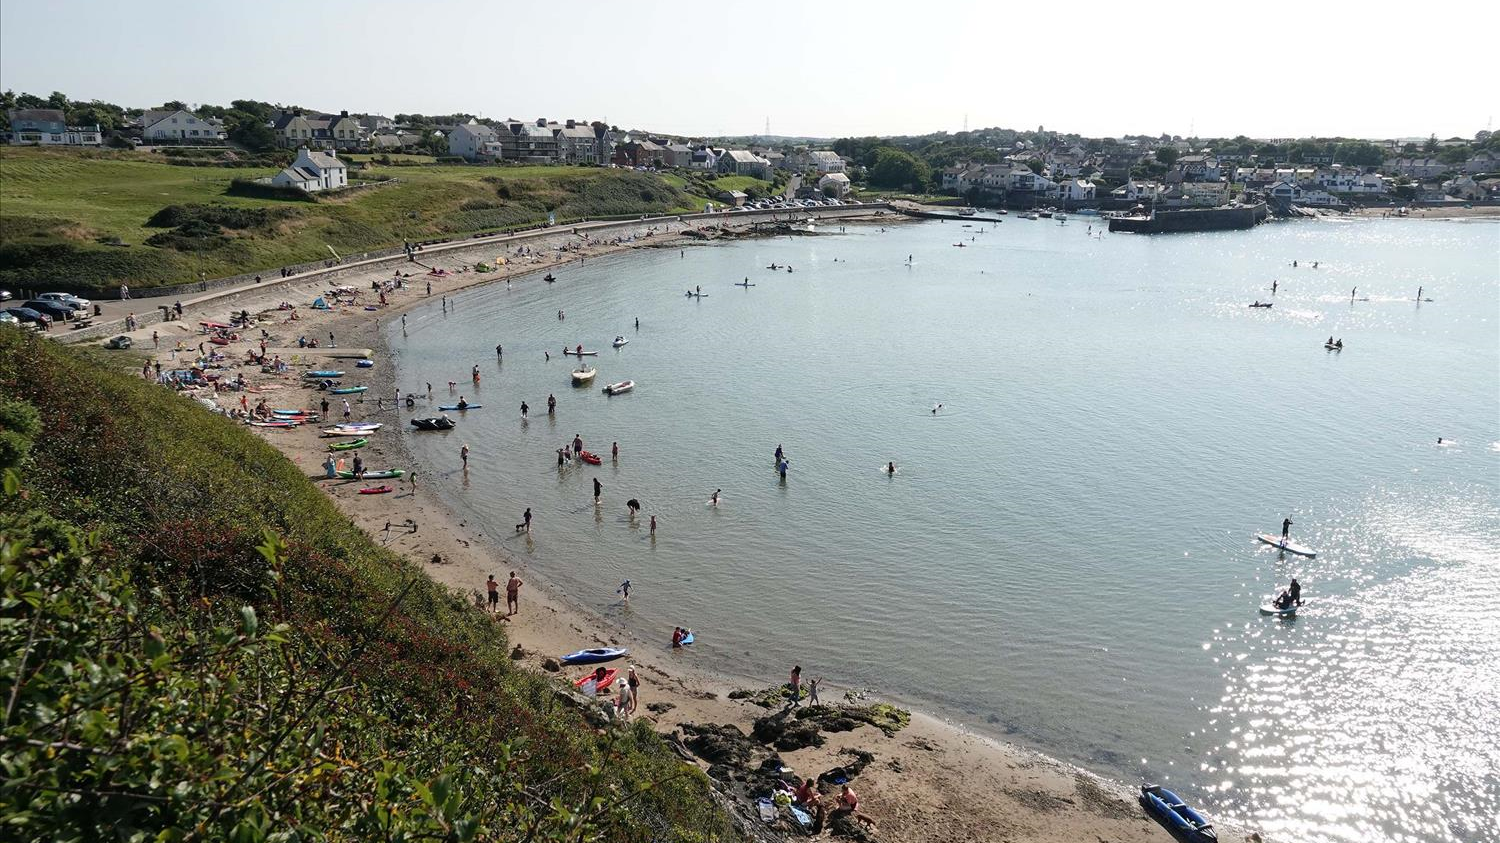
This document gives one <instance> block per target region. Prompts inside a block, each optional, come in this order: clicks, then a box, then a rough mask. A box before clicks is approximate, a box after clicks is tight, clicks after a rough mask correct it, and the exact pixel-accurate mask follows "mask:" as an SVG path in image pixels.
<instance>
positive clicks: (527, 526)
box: [516, 506, 531, 533]
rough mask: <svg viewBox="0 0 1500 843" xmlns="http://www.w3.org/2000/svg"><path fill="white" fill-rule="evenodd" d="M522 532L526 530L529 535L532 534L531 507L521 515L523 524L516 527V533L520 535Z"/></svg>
mask: <svg viewBox="0 0 1500 843" xmlns="http://www.w3.org/2000/svg"><path fill="white" fill-rule="evenodd" d="M522 530H525V531H526V532H527V533H530V532H531V507H529V506H528V507H526V511H525V512H524V513H522V515H521V523H519V524H517V525H516V532H518V533H519V532H521V531H522Z"/></svg>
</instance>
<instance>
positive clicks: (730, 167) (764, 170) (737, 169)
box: [715, 149, 771, 179]
mask: <svg viewBox="0 0 1500 843" xmlns="http://www.w3.org/2000/svg"><path fill="white" fill-rule="evenodd" d="M715 168H716V169H717V170H718V171H719V172H720V173H724V174H727V175H736V176H754V177H755V178H758V179H769V178H770V177H771V164H770V162H769V161H767V160H766V159H764V158H762V157H760V156H759V155H756V154H755V153H753V152H750V151H749V150H745V149H731V150H727V151H725V153H724V154H723V155H720V156H719V159H718V163H717V164H716V165H715Z"/></svg>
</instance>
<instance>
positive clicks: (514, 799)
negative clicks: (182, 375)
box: [0, 327, 737, 843]
mask: <svg viewBox="0 0 1500 843" xmlns="http://www.w3.org/2000/svg"><path fill="white" fill-rule="evenodd" d="M118 359H119V358H115V360H116V361H118ZM118 365H119V363H118V362H115V363H114V364H112V365H106V364H104V363H100V362H93V360H92V358H90V357H87V356H84V352H80V351H78V350H73V349H66V348H63V347H59V346H57V345H56V344H53V343H51V342H49V341H45V340H39V339H36V338H32V337H24V336H22V334H21V333H20V332H19V331H17V330H14V329H11V328H3V327H0V471H3V473H4V486H3V490H0V589H3V594H0V699H4V700H7V701H8V705H7V707H6V709H5V713H4V721H3V726H0V756H3V757H4V758H5V759H6V760H5V766H6V769H5V776H4V777H3V778H0V824H3V826H4V827H5V828H6V829H7V831H8V834H11V835H15V839H34V840H80V841H81V840H189V839H200V840H234V841H243V843H257V842H258V841H266V840H280V841H291V840H333V841H345V840H347V841H369V840H389V841H398V840H406V841H416V840H434V841H462V840H507V841H508V840H523V839H525V840H538V841H561V840H572V841H632V842H633V841H640V842H641V843H646V841H653V843H654V841H719V840H734V839H737V838H736V837H735V836H734V833H733V832H732V831H731V830H730V827H729V826H728V824H727V821H726V818H725V816H724V815H723V814H722V813H721V812H720V811H719V810H718V809H717V808H716V806H715V803H714V802H713V800H712V797H711V794H710V792H709V790H708V785H707V780H706V778H705V777H704V776H702V775H701V774H700V773H699V772H698V770H696V769H695V768H692V767H689V766H685V765H683V764H682V763H681V762H680V761H678V760H677V759H676V758H675V756H673V755H672V753H671V752H669V751H668V749H667V748H666V747H665V745H664V744H663V743H662V742H661V741H660V740H659V739H658V738H657V737H656V736H655V735H654V734H653V733H652V732H651V731H650V729H649V728H648V727H647V726H646V725H645V724H636V725H634V726H632V727H628V728H627V727H619V726H616V727H612V728H611V729H609V730H607V731H605V732H603V733H600V732H598V731H596V730H594V729H592V728H589V727H588V726H587V725H586V724H585V723H584V721H583V719H582V717H581V716H580V714H579V713H578V712H577V711H576V710H574V709H573V708H572V707H570V706H567V705H562V704H560V703H559V701H558V699H557V697H556V694H555V689H556V685H555V684H554V683H553V682H552V681H550V680H548V679H545V678H543V677H540V676H537V675H533V674H530V673H528V672H525V671H523V670H520V669H517V668H514V667H512V666H511V664H510V662H509V661H508V659H507V657H506V653H507V644H506V641H505V639H504V636H503V634H502V633H501V632H500V630H499V627H498V625H497V624H495V623H493V622H492V621H491V620H490V619H489V618H488V617H486V616H484V615H482V614H481V613H478V612H475V611H474V610H473V609H472V608H470V607H469V606H468V605H467V603H466V601H465V600H463V599H461V598H459V597H457V596H454V595H452V594H450V593H448V592H447V591H445V590H444V589H443V588H442V587H440V586H438V585H437V584H436V583H435V582H433V581H432V580H431V579H430V578H428V577H427V576H426V575H425V574H424V573H423V572H422V571H421V570H420V569H418V568H417V567H415V566H413V565H411V564H409V563H407V562H405V561H403V560H402V559H401V558H399V557H397V556H395V555H393V554H391V553H389V552H387V551H385V550H384V549H382V548H381V547H379V546H378V545H376V544H375V543H373V542H371V541H370V540H369V539H368V538H367V537H366V536H365V535H364V534H363V533H361V532H360V531H359V530H357V529H356V528H355V527H354V526H353V525H352V524H351V523H350V522H349V521H348V520H347V519H345V518H343V517H341V516H340V514H339V513H338V511H337V510H336V509H335V508H334V506H333V505H332V503H331V502H330V501H329V500H328V499H327V498H326V496H324V495H323V494H322V493H320V492H319V491H318V490H317V489H315V488H314V487H313V485H312V483H311V482H309V480H308V479H307V478H306V477H305V476H304V475H303V474H302V473H301V472H300V471H299V470H298V469H297V468H296V467H295V466H294V465H292V464H291V463H290V462H289V461H288V460H286V459H285V458H283V457H282V456H281V455H280V454H279V453H278V452H276V451H275V450H274V449H272V448H271V447H270V446H268V445H266V444H265V443H264V442H261V441H260V440H259V439H257V438H256V437H254V436H252V435H250V434H248V433H247V432H246V431H245V429H244V428H243V427H241V426H239V425H235V424H232V423H230V422H229V421H228V420H226V419H223V418H220V417H216V416H213V415H211V414H209V413H208V412H206V411H204V410H203V409H201V408H200V407H199V406H198V405H197V404H196V403H195V402H193V401H190V400H186V399H183V398H180V397H178V396H176V395H174V394H173V393H171V392H170V391H168V390H166V389H164V388H162V387H158V386H155V385H152V384H148V383H146V382H144V381H141V380H139V379H136V378H133V377H130V376H127V375H123V374H118V373H117V372H116V371H115V368H116V367H118Z"/></svg>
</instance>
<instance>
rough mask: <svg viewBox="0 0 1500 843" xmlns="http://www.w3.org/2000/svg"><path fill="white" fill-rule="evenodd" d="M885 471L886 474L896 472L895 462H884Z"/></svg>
mask: <svg viewBox="0 0 1500 843" xmlns="http://www.w3.org/2000/svg"><path fill="white" fill-rule="evenodd" d="M885 473H886V474H895V473H896V464H895V463H893V462H888V463H886V464H885Z"/></svg>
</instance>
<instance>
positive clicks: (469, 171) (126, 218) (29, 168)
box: [0, 147, 707, 290]
mask: <svg viewBox="0 0 1500 843" xmlns="http://www.w3.org/2000/svg"><path fill="white" fill-rule="evenodd" d="M271 173H272V171H271V170H256V169H246V168H238V169H226V168H218V167H182V166H173V165H170V164H165V163H160V162H159V161H153V160H150V158H149V157H148V156H144V155H142V154H139V153H103V152H101V153H79V152H76V151H60V150H43V149H33V148H17V147H8V148H4V149H3V150H0V285H4V286H6V287H34V286H42V285H46V286H55V287H61V288H76V289H81V290H86V289H96V290H97V289H109V288H112V287H114V286H117V285H118V284H120V283H122V282H124V283H128V284H130V285H131V286H132V287H147V286H153V285H158V284H175V283H182V282H186V281H191V280H196V279H197V277H198V274H199V273H200V272H202V273H204V274H206V275H207V276H208V277H210V278H212V277H218V276H222V275H231V274H234V273H237V272H245V271H250V270H263V269H272V268H274V267H278V266H284V265H288V264H294V263H301V262H304V261H312V260H318V259H320V258H322V257H325V256H326V255H327V248H326V247H327V246H332V247H333V248H334V249H336V250H338V251H339V253H340V254H350V253H357V252H361V251H367V250H371V249H378V248H383V247H386V246H392V245H399V244H400V243H401V241H402V240H427V239H434V238H439V237H449V236H455V235H464V234H471V233H474V232H480V231H492V230H500V229H505V228H514V227H523V226H528V225H534V224H536V223H540V222H543V221H545V220H546V218H547V215H548V214H549V213H551V214H555V215H556V217H557V219H558V220H559V221H563V220H576V219H579V218H582V217H598V216H608V215H613V214H638V213H677V212H688V211H701V210H702V209H703V203H704V202H705V201H707V199H706V197H703V196H699V195H694V194H693V193H691V192H688V190H687V189H688V188H689V187H690V185H688V184H687V183H686V182H685V181H683V180H681V179H676V178H671V179H669V178H667V177H663V176H658V175H655V174H651V173H642V172H634V171H627V170H611V169H601V168H586V167H541V166H534V167H469V166H461V165H431V166H421V167H412V166H400V167H398V166H391V167H375V168H373V169H360V170H358V171H356V172H353V173H351V176H352V179H351V180H353V179H359V180H362V181H364V180H381V179H394V180H396V181H395V182H394V183H390V184H386V185H382V186H379V187H374V188H370V189H368V190H363V191H359V192H355V193H351V194H347V195H342V196H333V197H327V198H322V199H320V200H319V201H317V202H299V201H287V200H275V199H259V198H244V197H236V196H230V195H228V194H227V193H226V191H227V190H228V189H229V187H230V182H231V181H232V180H234V179H237V178H255V177H258V176H265V175H270V174H271ZM169 205H214V206H224V207H229V208H270V209H276V213H275V214H274V217H275V219H274V221H271V222H262V223H261V224H257V225H250V226H248V227H245V228H237V229H231V228H223V227H222V225H220V226H219V228H218V229H217V230H216V229H215V228H214V227H213V226H209V227H207V228H204V227H202V226H200V227H198V228H194V229H192V230H190V231H187V232H183V231H181V230H179V231H178V232H177V233H178V234H185V235H186V236H182V237H172V238H169V240H170V243H171V247H165V248H164V247H159V246H158V245H151V244H148V242H147V241H148V239H150V238H152V237H153V236H158V243H161V242H165V241H163V240H162V239H161V238H160V235H161V234H162V233H163V231H164V229H162V228H159V227H152V226H150V225H148V220H150V219H151V218H152V217H153V215H155V214H156V213H157V212H159V211H160V210H162V209H163V208H165V207H167V206H169Z"/></svg>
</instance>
